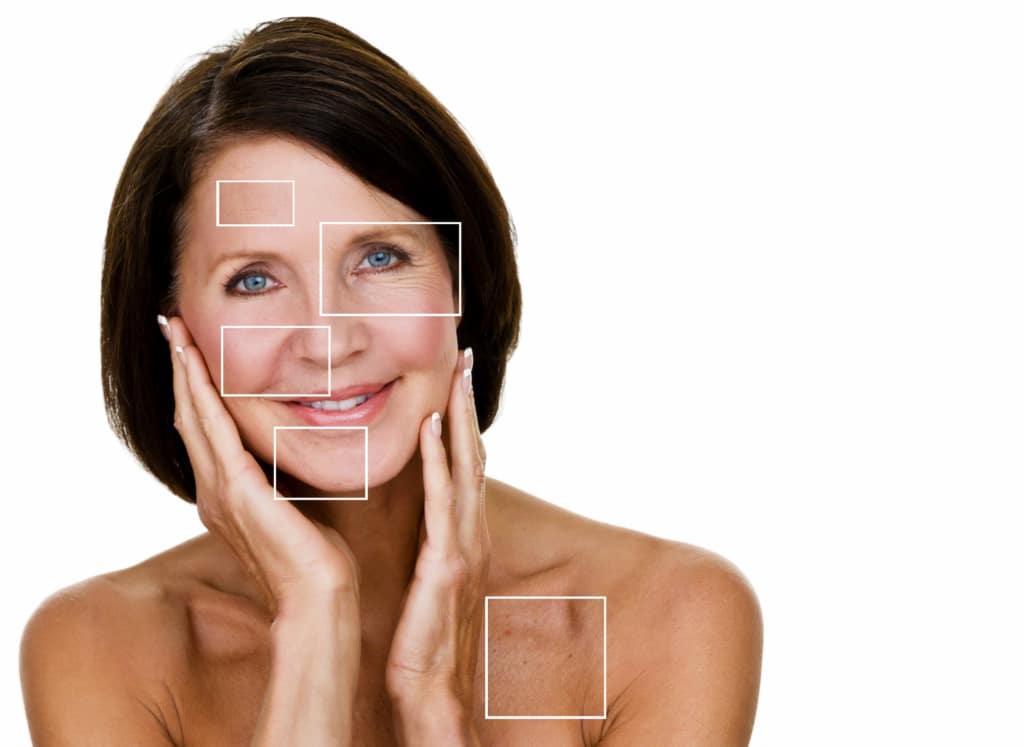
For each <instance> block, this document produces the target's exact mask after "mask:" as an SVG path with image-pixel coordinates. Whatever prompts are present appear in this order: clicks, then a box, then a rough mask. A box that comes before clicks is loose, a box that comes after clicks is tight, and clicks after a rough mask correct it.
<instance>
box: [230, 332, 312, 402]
mask: <svg viewBox="0 0 1024 747" xmlns="http://www.w3.org/2000/svg"><path fill="white" fill-rule="evenodd" d="M226 329H326V330H327V355H326V356H325V360H326V361H327V391H326V392H303V393H299V392H261V393H260V394H242V393H231V394H225V392H224V330H226ZM220 396H221V397H330V396H331V327H330V325H329V324H222V325H220Z"/></svg>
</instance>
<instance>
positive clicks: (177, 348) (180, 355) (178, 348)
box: [174, 345, 185, 363]
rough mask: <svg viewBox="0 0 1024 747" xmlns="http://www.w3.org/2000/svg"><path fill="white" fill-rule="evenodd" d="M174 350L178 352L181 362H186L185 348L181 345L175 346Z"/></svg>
mask: <svg viewBox="0 0 1024 747" xmlns="http://www.w3.org/2000/svg"><path fill="white" fill-rule="evenodd" d="M174 349H175V350H177V351H178V357H179V358H181V362H182V363H184V362H185V348H183V347H182V346H181V345H175V346H174Z"/></svg>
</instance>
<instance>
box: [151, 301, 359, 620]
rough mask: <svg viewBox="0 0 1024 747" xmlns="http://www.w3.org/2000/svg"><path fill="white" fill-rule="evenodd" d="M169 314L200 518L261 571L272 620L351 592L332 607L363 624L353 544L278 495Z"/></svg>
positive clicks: (179, 408)
mask: <svg viewBox="0 0 1024 747" xmlns="http://www.w3.org/2000/svg"><path fill="white" fill-rule="evenodd" d="M167 321H168V325H167V326H166V327H164V331H165V333H166V336H167V337H168V338H169V343H170V355H171V365H172V366H173V367H174V401H175V416H174V426H175V428H177V430H178V433H179V434H180V435H181V438H182V440H183V441H184V442H185V448H186V449H187V451H188V456H189V461H190V462H191V463H192V470H193V473H194V474H195V482H196V505H197V507H198V509H199V518H200V520H201V521H202V522H203V524H204V525H205V526H206V528H207V529H209V530H210V531H211V532H213V533H215V534H216V535H218V536H219V537H220V538H221V539H222V540H224V541H225V542H226V543H227V544H228V546H229V547H230V548H231V549H232V551H233V552H234V554H235V555H236V556H237V557H238V559H239V561H240V562H241V563H242V565H243V566H244V567H245V568H246V569H247V570H248V571H249V573H250V574H251V575H252V576H253V577H254V578H255V579H256V581H257V583H258V584H259V586H260V589H261V590H262V592H263V595H264V598H265V601H266V603H267V605H268V607H269V608H270V611H271V615H272V616H273V618H274V619H275V620H276V619H278V616H279V615H280V614H281V613H282V612H285V613H288V614H292V611H293V610H302V609H304V608H308V607H309V606H310V605H316V603H317V600H318V599H325V598H326V599H330V600H333V601H337V600H339V599H340V600H348V603H347V604H343V605H342V606H343V607H344V608H346V609H342V610H337V606H336V605H335V608H334V609H335V611H340V612H341V613H342V614H343V615H344V616H346V617H348V618H349V619H350V620H351V621H352V623H353V624H354V625H355V626H356V628H357V629H358V625H359V613H358V602H359V569H358V564H357V562H356V559H355V556H354V555H353V553H352V550H351V548H349V546H348V544H347V543H346V542H345V540H344V539H343V538H342V536H341V534H339V533H338V532H337V531H336V530H335V529H332V528H330V527H326V526H324V525H323V524H321V523H319V522H317V521H315V520H313V519H309V518H307V517H306V516H304V515H303V514H302V513H301V512H300V511H299V510H298V509H297V508H296V507H295V506H294V505H292V503H291V502H289V501H287V500H273V498H272V495H274V492H273V488H272V487H271V485H270V483H269V482H268V481H267V478H266V475H265V474H264V472H263V469H262V468H261V467H260V465H259V463H258V462H257V461H256V459H255V458H254V457H253V456H252V454H250V453H249V452H248V451H247V450H246V449H245V447H244V446H243V444H242V440H241V437H240V436H239V433H238V428H237V427H236V425H235V422H234V419H233V418H232V417H231V414H230V413H229V412H228V411H227V408H226V407H225V406H224V402H223V401H222V400H221V397H220V394H219V393H218V392H217V390H216V389H215V388H214V386H213V383H212V381H211V379H210V374H209V370H208V369H207V366H206V362H205V360H204V359H203V355H202V353H201V352H200V350H199V348H198V347H196V346H195V345H194V344H193V341H192V336H191V334H190V333H189V331H188V328H187V327H186V326H185V322H184V320H182V319H181V318H180V317H172V318H170V319H168V320H167ZM276 495H280V494H279V493H278V494H276ZM300 614H301V613H300ZM357 639H358V636H357Z"/></svg>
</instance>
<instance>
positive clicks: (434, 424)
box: [430, 412, 441, 438]
mask: <svg viewBox="0 0 1024 747" xmlns="http://www.w3.org/2000/svg"><path fill="white" fill-rule="evenodd" d="M430 427H431V428H433V430H434V435H435V436H437V437H438V438H441V416H440V415H438V414H437V413H436V412H435V413H434V414H433V415H431V416H430Z"/></svg>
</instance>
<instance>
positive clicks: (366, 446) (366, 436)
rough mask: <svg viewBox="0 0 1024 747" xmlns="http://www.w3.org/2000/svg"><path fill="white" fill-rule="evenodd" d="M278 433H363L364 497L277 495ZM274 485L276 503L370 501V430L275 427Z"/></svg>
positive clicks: (350, 427) (328, 427) (337, 426)
mask: <svg viewBox="0 0 1024 747" xmlns="http://www.w3.org/2000/svg"><path fill="white" fill-rule="evenodd" d="M278 431H362V432H363V497H362V498H344V497H340V496H338V497H334V498H314V497H311V496H301V495H289V496H285V497H278V495H277V432H278ZM273 469H274V475H273V477H274V484H273V490H274V492H273V496H274V500H275V501H368V500H370V489H369V485H370V429H369V428H368V427H367V426H365V425H275V426H274V467H273Z"/></svg>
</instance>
